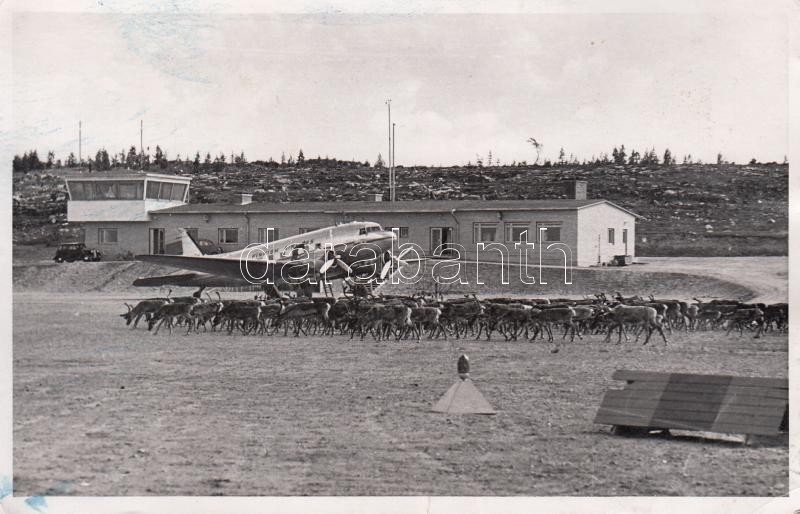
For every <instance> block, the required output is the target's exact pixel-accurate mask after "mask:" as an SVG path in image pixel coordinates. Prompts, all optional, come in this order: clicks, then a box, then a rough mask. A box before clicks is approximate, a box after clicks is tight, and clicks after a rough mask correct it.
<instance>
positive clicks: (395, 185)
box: [392, 123, 397, 202]
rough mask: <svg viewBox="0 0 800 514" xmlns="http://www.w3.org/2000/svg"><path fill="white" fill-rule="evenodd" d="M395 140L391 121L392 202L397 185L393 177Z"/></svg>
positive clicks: (395, 195) (395, 197) (394, 198)
mask: <svg viewBox="0 0 800 514" xmlns="http://www.w3.org/2000/svg"><path fill="white" fill-rule="evenodd" d="M395 141H397V140H396V139H395V138H394V123H392V201H393V202H394V201H395V200H396V199H397V194H396V193H395V188H396V187H397V179H396V177H395V172H396V171H395V169H394V157H395V152H394V144H395Z"/></svg>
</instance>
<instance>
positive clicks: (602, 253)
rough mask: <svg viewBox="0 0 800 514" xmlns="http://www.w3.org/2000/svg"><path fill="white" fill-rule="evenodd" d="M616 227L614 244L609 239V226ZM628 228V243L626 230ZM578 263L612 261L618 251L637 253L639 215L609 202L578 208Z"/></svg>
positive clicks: (625, 253)
mask: <svg viewBox="0 0 800 514" xmlns="http://www.w3.org/2000/svg"><path fill="white" fill-rule="evenodd" d="M609 228H613V229H614V244H611V243H609V241H608V229H609ZM625 229H627V231H628V243H627V249H626V245H625V244H624V243H623V242H622V231H623V230H625ZM578 233H579V237H578V242H577V248H578V252H577V254H578V258H577V265H578V266H595V265H598V264H608V263H609V262H610V261H611V260H612V259H613V258H614V256H615V255H631V256H635V255H636V247H635V245H636V218H635V217H634V216H633V215H631V214H628V213H626V212H624V211H621V210H619V209H616V208H614V207H612V206H610V205H608V204H599V205H594V206H591V207H585V208H583V209H580V210H579V211H578Z"/></svg>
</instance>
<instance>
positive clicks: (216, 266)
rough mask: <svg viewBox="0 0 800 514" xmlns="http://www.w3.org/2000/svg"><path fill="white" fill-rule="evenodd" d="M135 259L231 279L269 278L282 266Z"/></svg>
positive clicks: (147, 257) (222, 260)
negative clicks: (245, 275) (248, 276)
mask: <svg viewBox="0 0 800 514" xmlns="http://www.w3.org/2000/svg"><path fill="white" fill-rule="evenodd" d="M135 259H136V260H137V261H143V262H152V263H154V264H162V265H164V266H171V267H173V268H179V269H185V270H189V271H199V272H202V273H210V274H212V275H220V276H225V277H233V278H244V275H243V273H249V275H250V276H251V277H262V276H263V277H266V276H269V275H267V272H268V271H269V272H271V273H275V272H276V271H277V272H278V273H280V268H281V267H282V266H283V264H284V263H280V262H276V261H256V260H248V261H244V260H241V259H239V258H230V257H214V256H203V257H192V256H186V255H137V256H135Z"/></svg>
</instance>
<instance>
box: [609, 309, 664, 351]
mask: <svg viewBox="0 0 800 514" xmlns="http://www.w3.org/2000/svg"><path fill="white" fill-rule="evenodd" d="M608 314H609V317H610V319H611V322H612V325H611V328H610V329H609V331H608V333H607V334H606V338H605V342H608V341H609V340H610V339H611V334H612V333H614V329H615V328H616V329H618V330H619V336H618V337H617V344H619V343H620V342H621V340H622V334H623V332H624V325H625V323H633V324H635V325H640V326H642V328H643V329H644V330H647V338H646V339H645V340H644V343H643V345H646V344H647V343H648V342H649V341H650V336H651V335H652V334H653V330H658V333H659V334H661V338H662V339H663V340H664V344H665V345H666V344H667V337H666V336H665V335H664V331H663V330H662V328H661V323H660V322H659V321H658V314H657V313H656V310H655V309H654V308H652V307H648V306H645V305H623V304H618V305H616V306H614V307H611V308H610V309H609V310H608ZM637 340H638V336H637ZM628 341H629V339H628V333H627V332H625V342H628Z"/></svg>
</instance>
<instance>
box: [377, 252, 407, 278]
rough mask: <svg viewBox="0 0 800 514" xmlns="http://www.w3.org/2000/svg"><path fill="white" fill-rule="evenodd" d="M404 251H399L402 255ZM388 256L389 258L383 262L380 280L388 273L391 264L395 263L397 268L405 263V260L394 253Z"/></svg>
mask: <svg viewBox="0 0 800 514" xmlns="http://www.w3.org/2000/svg"><path fill="white" fill-rule="evenodd" d="M404 253H405V252H401V253H400V255H401V256H402V255H403V254H404ZM389 256H390V258H389V259H387V260H386V262H385V263H384V264H383V268H381V280H384V279H385V278H386V276H387V275H388V274H389V271H390V270H391V269H392V265H397V267H398V268H400V267H402V266H405V265H406V262H405V261H404V260H402V259H401V258H400V257H399V256H397V255H394V254H389Z"/></svg>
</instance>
